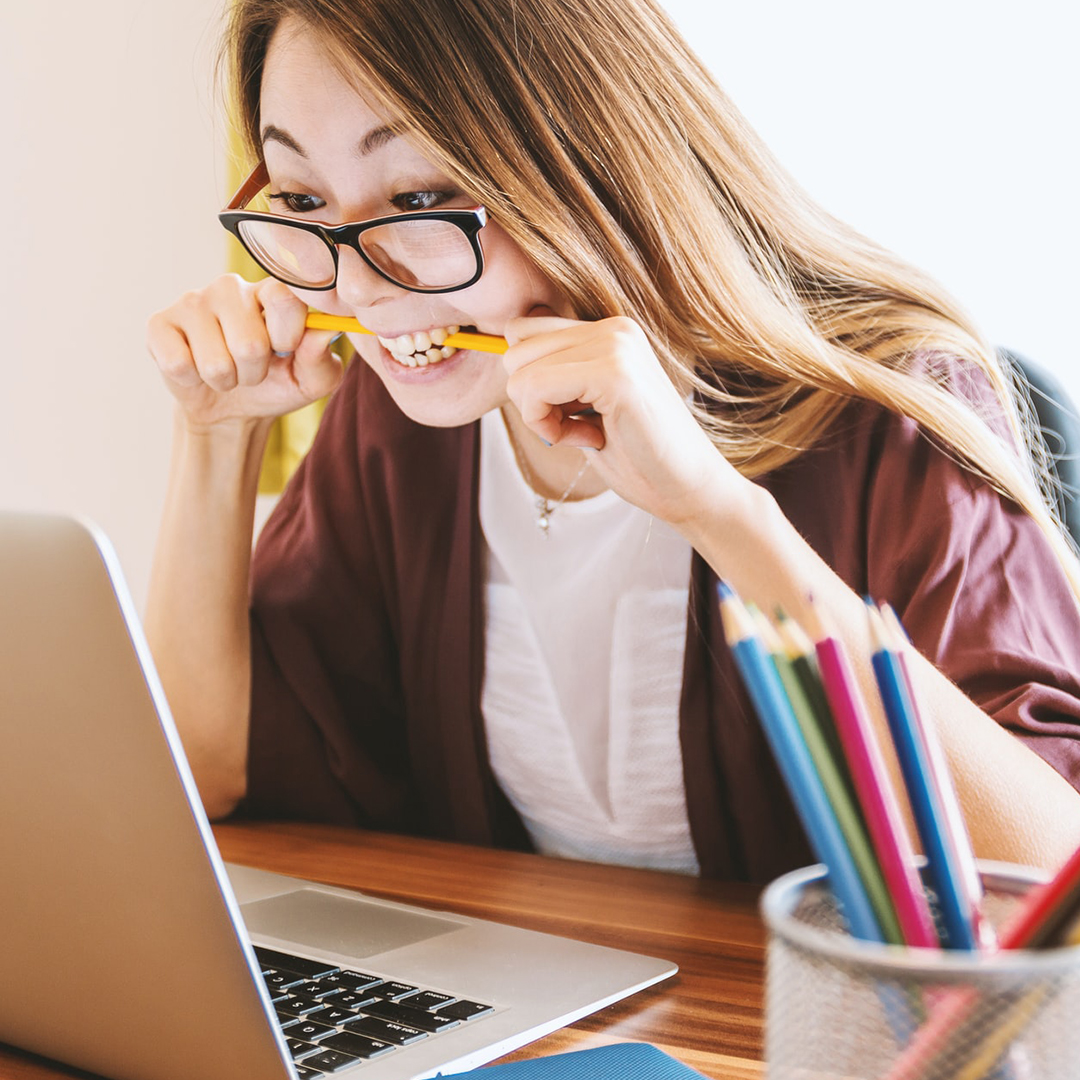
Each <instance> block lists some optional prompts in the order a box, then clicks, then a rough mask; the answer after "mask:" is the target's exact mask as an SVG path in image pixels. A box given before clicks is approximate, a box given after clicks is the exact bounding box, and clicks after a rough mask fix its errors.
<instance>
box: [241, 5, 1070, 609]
mask: <svg viewBox="0 0 1080 1080" xmlns="http://www.w3.org/2000/svg"><path fill="white" fill-rule="evenodd" d="M287 17H294V18H296V19H298V20H300V21H301V23H303V24H306V25H307V26H308V27H309V28H311V29H312V30H313V31H314V32H315V33H317V34H319V35H320V36H321V38H322V39H323V41H324V42H325V44H326V49H327V57H328V61H329V62H331V63H333V64H335V66H336V67H337V69H338V70H339V71H340V72H341V73H342V74H343V75H344V76H345V77H346V78H351V79H353V80H355V81H356V83H357V86H358V88H359V89H362V91H363V92H364V93H365V94H366V95H370V96H372V97H374V98H375V99H376V100H377V101H378V103H379V104H380V106H381V107H382V108H383V110H384V111H385V112H386V114H387V115H388V116H391V117H395V118H400V119H401V120H402V121H403V122H404V124H405V126H406V127H407V130H408V133H409V136H410V138H411V139H412V140H413V141H414V142H415V144H416V145H417V146H418V147H419V148H420V149H421V150H422V151H423V152H424V153H425V154H426V155H427V156H428V157H429V158H430V159H431V160H432V161H435V162H437V163H438V164H439V165H440V167H441V168H443V169H445V170H446V172H447V173H448V174H449V175H450V177H451V178H453V179H454V180H455V181H456V182H458V183H460V184H461V185H462V187H463V189H464V190H467V191H468V192H469V193H470V195H472V196H474V197H475V198H476V199H477V200H478V201H480V202H482V203H483V204H484V205H485V206H486V207H487V209H488V212H489V213H490V214H491V216H492V217H493V218H494V219H495V220H497V221H498V222H499V224H500V225H501V226H502V227H503V228H504V229H505V230H506V231H507V232H508V233H509V234H510V235H511V236H512V237H513V238H514V240H516V242H517V243H518V244H519V245H520V246H521V247H522V249H523V250H524V251H525V252H526V253H527V254H528V255H529V256H530V257H531V259H532V260H533V261H534V262H535V264H536V265H537V266H538V267H539V269H540V270H541V271H542V272H543V273H545V274H546V275H547V276H548V277H549V278H550V279H551V280H552V281H553V282H554V283H555V284H556V285H557V286H559V287H560V288H561V289H562V291H563V292H564V293H565V294H566V296H567V297H568V298H569V300H570V302H571V304H572V305H573V306H574V308H575V310H576V311H577V312H578V314H579V315H580V317H582V318H586V319H596V318H603V317H605V316H609V315H615V314H621V315H627V316H630V317H631V318H633V319H635V320H636V321H638V322H639V323H640V324H641V325H642V327H643V328H644V329H645V330H646V332H647V333H648V334H649V336H650V339H651V341H652V344H653V346H654V348H655V350H656V352H657V355H658V356H659V357H660V360H661V362H662V363H663V364H664V365H665V367H666V369H667V371H668V373H669V375H670V376H671V378H672V379H673V380H675V382H676V384H677V385H679V386H680V388H681V389H683V390H684V391H686V392H687V393H689V392H691V391H693V392H694V394H695V400H696V401H697V402H698V403H699V404H698V405H697V407H696V409H697V414H698V420H699V422H700V423H701V424H702V425H703V427H705V428H706V429H707V430H708V431H709V433H710V435H711V437H712V439H713V441H714V443H715V445H716V446H717V448H718V449H719V450H720V451H721V452H722V453H723V454H724V455H725V457H726V458H727V459H728V460H729V461H731V462H732V464H734V465H735V466H736V467H737V468H738V469H740V470H741V471H742V472H743V473H744V474H745V475H747V476H750V477H756V476H761V475H763V474H765V473H767V472H770V471H771V470H773V469H776V468H778V467H780V466H782V465H784V464H785V463H786V462H789V461H791V460H792V459H793V458H795V457H796V456H798V455H799V454H801V453H803V452H804V451H806V450H808V449H809V448H811V447H812V446H814V445H815V444H816V443H817V442H819V441H820V440H821V438H822V437H823V436H824V435H825V433H826V432H827V431H828V430H829V428H830V426H831V425H832V424H833V422H834V421H835V420H836V418H837V416H838V414H839V413H840V411H841V410H842V409H843V408H844V407H845V406H846V405H847V404H848V403H849V402H850V401H851V400H852V399H855V398H858V399H865V400H867V401H871V402H876V403H878V404H880V405H882V406H884V407H886V408H888V409H891V410H893V411H894V412H897V413H899V414H902V415H904V416H907V417H910V418H912V419H913V420H915V421H916V422H918V423H919V424H920V425H921V427H922V428H923V429H924V430H925V431H926V432H928V433H930V434H931V435H932V436H934V437H935V438H936V439H937V441H938V442H939V443H940V444H941V445H942V446H943V447H944V448H945V449H946V451H947V452H950V453H952V454H953V455H954V456H956V458H957V459H958V460H960V461H961V462H963V463H964V464H965V465H966V467H968V468H969V469H970V470H971V471H972V472H974V473H975V474H977V475H979V476H980V477H982V478H983V479H984V480H986V481H987V482H988V483H989V484H991V485H992V486H993V487H994V488H996V489H997V490H998V491H999V492H1001V493H1002V494H1003V495H1004V496H1006V497H1007V498H1009V499H1011V500H1013V501H1014V502H1015V503H1017V504H1018V505H1019V506H1021V507H1022V508H1023V509H1024V510H1025V511H1026V512H1027V513H1028V514H1030V515H1031V516H1032V517H1033V518H1034V519H1035V520H1036V521H1037V522H1038V523H1039V525H1040V526H1041V527H1042V529H1043V530H1044V532H1045V533H1046V535H1047V537H1048V538H1049V539H1050V541H1051V543H1052V544H1053V546H1054V548H1055V550H1056V551H1057V553H1058V556H1059V558H1060V559H1061V561H1062V564H1063V566H1064V568H1065V570H1066V572H1067V573H1068V575H1069V577H1070V580H1071V581H1072V583H1073V587H1074V591H1076V592H1077V594H1078V595H1080V568H1078V566H1077V563H1076V560H1075V558H1074V556H1073V553H1072V550H1071V549H1070V547H1069V544H1068V542H1067V541H1066V540H1065V538H1064V535H1063V533H1062V531H1061V529H1060V527H1059V523H1057V522H1056V520H1055V519H1054V517H1053V514H1052V511H1051V510H1050V509H1049V508H1048V501H1047V498H1046V496H1047V488H1046V482H1047V478H1048V476H1049V472H1048V470H1047V468H1046V457H1045V451H1044V450H1042V443H1041V440H1040V439H1039V438H1038V433H1037V432H1036V431H1035V430H1034V427H1033V425H1032V422H1031V414H1030V407H1029V406H1028V405H1027V404H1026V399H1025V397H1024V396H1023V395H1022V394H1021V395H1020V396H1019V397H1018V396H1017V395H1016V394H1014V392H1013V389H1014V388H1013V386H1012V384H1011V381H1010V378H1009V376H1008V375H1007V374H1006V373H1005V371H1004V370H1003V368H1002V366H1001V364H1000V363H999V361H998V359H997V357H996V355H995V353H994V351H993V350H992V349H990V348H989V347H988V346H987V345H986V344H985V343H984V342H983V341H982V340H981V338H980V336H979V334H978V332H977V331H976V330H975V328H974V327H973V326H972V325H970V323H969V321H968V319H967V318H966V316H965V315H964V313H963V312H962V311H961V310H960V309H959V308H958V307H957V305H956V304H955V303H954V302H953V301H952V300H951V299H950V298H949V297H948V296H946V295H945V293H944V292H943V291H942V290H941V289H940V287H939V286H937V285H936V284H935V283H934V282H933V281H931V280H930V279H929V278H927V277H926V276H924V275H923V274H921V273H920V272H919V271H917V270H915V269H914V268H912V267H910V266H908V265H907V264H906V263H904V262H903V261H902V260H900V259H898V258H897V257H896V256H894V255H892V254H891V253H890V252H888V251H886V250H884V249H882V248H880V247H878V246H877V245H875V244H873V243H872V242H871V241H869V240H867V239H866V238H864V237H862V236H861V235H859V234H857V233H856V232H854V231H853V230H852V229H850V228H848V227H847V226H845V225H844V224H842V223H841V222H839V221H837V220H836V219H834V218H833V217H831V216H829V215H828V214H826V213H825V212H824V211H823V210H822V209H821V208H820V207H818V206H817V205H816V204H815V203H814V202H813V201H812V200H810V199H809V198H808V197H807V196H806V195H805V194H804V193H803V191H802V190H801V189H800V188H799V187H798V186H797V185H796V184H795V183H794V182H793V181H792V180H791V178H790V177H789V176H788V175H787V174H786V173H785V172H784V171H783V169H781V167H780V166H779V165H778V164H777V162H776V161H775V159H774V158H773V157H772V156H771V154H770V153H769V151H768V150H767V149H766V147H765V146H764V145H763V143H762V142H761V141H760V139H759V138H758V137H757V136H756V134H755V133H754V132H753V130H752V129H751V128H750V127H749V125H748V124H747V123H746V122H745V120H744V119H743V118H742V116H741V115H740V113H739V112H738V110H737V109H736V108H735V107H734V106H733V105H732V103H731V102H730V101H729V99H728V98H727V96H726V95H725V94H724V93H723V91H722V90H720V89H719V87H718V86H717V85H716V84H715V82H714V80H713V78H712V76H711V75H710V74H709V72H708V71H707V70H706V69H705V68H704V66H703V65H702V64H701V62H700V61H699V60H698V59H697V57H696V56H695V55H694V53H693V52H692V51H691V50H690V48H689V47H688V45H687V44H686V43H685V42H684V41H683V39H682V38H681V36H680V35H679V33H678V32H677V31H676V30H675V28H674V27H673V25H672V24H671V22H670V20H669V19H668V17H667V16H666V15H665V13H664V12H663V11H662V10H661V9H660V8H659V6H658V5H657V4H656V3H654V2H653V0H584V2H582V0H234V5H233V13H232V21H231V25H230V32H229V34H228V35H227V38H226V51H225V53H224V54H223V55H224V56H225V57H226V59H227V60H228V62H229V69H230V72H231V77H232V82H233V96H234V99H235V102H236V105H237V107H238V110H239V120H240V123H241V127H242V131H243V134H244V137H245V139H246V141H247V142H248V144H249V147H250V148H251V150H252V151H253V152H254V153H256V154H258V153H259V145H260V139H259V93H260V84H261V77H262V67H263V61H264V59H265V55H266V50H267V48H268V46H269V42H270V39H271V37H272V36H273V33H274V31H275V30H276V28H277V27H278V25H279V24H280V23H281V22H282V20H283V19H285V18H287ZM935 357H949V358H954V359H956V360H959V361H961V362H962V363H964V364H967V365H971V367H973V368H976V369H978V370H979V371H981V372H982V373H983V375H984V376H985V378H986V380H987V381H988V383H989V386H990V388H991V389H992V391H993V394H994V396H995V397H996V399H997V404H998V406H999V410H1000V411H999V415H1001V414H1002V413H1003V414H1004V416H1005V419H1006V422H1007V424H1008V425H1009V427H1010V429H1011V433H1012V440H1003V439H1001V438H1000V437H999V436H998V435H996V434H995V433H994V431H993V430H992V429H991V427H990V426H989V425H988V424H987V422H986V420H985V418H984V416H983V415H980V410H979V409H978V408H977V407H976V406H975V405H973V404H972V402H971V401H969V400H967V399H966V398H964V397H963V396H961V395H960V394H958V393H956V392H953V390H952V389H950V387H949V386H948V385H946V384H945V382H944V379H943V378H942V376H941V372H942V371H944V370H946V367H945V366H943V365H940V364H935V363H934V362H933V361H934V358H935ZM927 358H929V360H930V362H929V363H927ZM995 411H998V410H995ZM1033 452H1034V454H1035V458H1034V460H1035V462H1036V465H1035V467H1034V468H1033V467H1032V461H1033V458H1032V453H1033Z"/></svg>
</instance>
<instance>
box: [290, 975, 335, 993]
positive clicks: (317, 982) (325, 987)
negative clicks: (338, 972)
mask: <svg viewBox="0 0 1080 1080" xmlns="http://www.w3.org/2000/svg"><path fill="white" fill-rule="evenodd" d="M333 978H334V977H333V975H329V976H327V977H326V978H325V979H307V980H306V981H304V982H302V983H300V985H299V986H295V987H293V991H294V992H295V993H297V994H307V995H308V996H309V997H317V998H325V997H329V996H330V995H331V994H340V993H341V991H342V989H343V988H342V987H341V986H339V985H337V984H336V983H335V982H333V981H332V980H333Z"/></svg>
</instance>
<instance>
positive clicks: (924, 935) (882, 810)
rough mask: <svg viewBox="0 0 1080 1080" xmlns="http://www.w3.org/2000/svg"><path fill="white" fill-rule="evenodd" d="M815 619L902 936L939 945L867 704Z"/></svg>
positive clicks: (813, 628) (828, 684)
mask: <svg viewBox="0 0 1080 1080" xmlns="http://www.w3.org/2000/svg"><path fill="white" fill-rule="evenodd" d="M813 620H814V623H815V624H816V625H807V627H806V628H807V630H809V631H810V633H811V636H812V637H813V639H814V649H815V652H816V653H817V658H818V666H819V667H820V669H821V681H822V684H823V686H824V688H825V694H826V696H827V697H828V699H829V706H830V707H831V709H832V713H833V720H834V722H835V724H836V730H837V733H838V734H839V736H840V742H841V744H842V745H843V748H844V753H845V755H846V757H847V761H848V767H849V769H850V770H851V777H852V781H853V783H854V785H855V791H856V793H857V795H858V797H859V802H860V803H861V805H862V809H863V814H864V815H865V817H866V826H867V829H868V830H869V833H870V838H871V840H872V842H873V845H874V850H875V851H876V853H877V857H878V861H879V862H880V864H881V872H882V874H883V876H884V878H885V882H886V884H887V885H888V888H889V892H890V894H891V896H892V899H893V903H894V904H895V906H896V917H897V919H898V921H899V923H900V929H901V931H902V933H903V935H904V941H905V942H906V943H907V944H908V945H912V946H921V947H923V948H929V949H934V948H937V947H938V946H939V944H940V942H939V941H938V936H937V932H936V930H935V929H934V920H933V917H932V916H931V914H930V905H929V903H928V902H927V899H926V894H925V892H924V891H923V887H922V880H921V879H920V877H919V872H918V870H917V868H916V865H915V852H914V850H913V849H912V846H911V840H910V839H909V837H908V833H907V829H906V828H905V827H904V821H903V817H902V816H901V813H900V806H899V803H898V802H897V799H896V794H895V792H894V791H893V787H892V784H891V783H890V781H889V775H888V772H887V770H886V767H885V760H884V758H883V757H882V754H881V748H880V746H879V745H878V741H877V737H876V736H875V734H874V730H873V727H872V726H871V721H870V716H869V713H868V712H867V709H866V703H865V701H864V700H863V697H862V694H861V693H860V692H859V688H858V686H857V684H856V682H855V676H854V674H853V673H852V670H851V665H850V662H849V661H848V658H847V654H846V653H845V651H844V649H843V646H842V645H841V643H840V641H838V640H837V639H836V638H835V637H833V636H832V635H831V634H829V633H828V632H827V630H826V628H825V627H824V625H823V623H822V621H821V616H820V613H819V612H817V611H816V610H815V611H814V612H813Z"/></svg>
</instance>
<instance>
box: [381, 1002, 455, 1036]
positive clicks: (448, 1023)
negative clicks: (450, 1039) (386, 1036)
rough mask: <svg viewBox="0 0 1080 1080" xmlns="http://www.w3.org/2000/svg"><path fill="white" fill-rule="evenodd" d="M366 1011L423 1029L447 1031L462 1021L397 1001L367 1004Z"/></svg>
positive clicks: (385, 1018) (382, 1018)
mask: <svg viewBox="0 0 1080 1080" xmlns="http://www.w3.org/2000/svg"><path fill="white" fill-rule="evenodd" d="M364 1013H365V1014H366V1015H367V1016H377V1017H379V1019H380V1020H393V1021H394V1023H397V1024H405V1025H406V1026H408V1027H414V1028H419V1029H420V1030H421V1031H446V1030H447V1029H448V1028H452V1027H457V1026H458V1024H460V1023H461V1021H460V1020H455V1019H454V1017H452V1016H442V1015H440V1014H439V1013H431V1012H425V1011H424V1010H423V1009H414V1008H412V1007H411V1006H409V1005H401V1004H399V1003H398V1002H396V1001H376V1002H374V1003H373V1004H371V1005H368V1006H366V1007H365V1008H364Z"/></svg>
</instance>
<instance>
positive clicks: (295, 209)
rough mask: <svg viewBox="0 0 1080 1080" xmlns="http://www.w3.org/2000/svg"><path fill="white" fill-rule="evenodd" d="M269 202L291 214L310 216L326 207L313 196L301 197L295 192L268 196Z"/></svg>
mask: <svg viewBox="0 0 1080 1080" xmlns="http://www.w3.org/2000/svg"><path fill="white" fill-rule="evenodd" d="M269 198H270V202H271V203H272V204H273V205H275V206H280V207H282V208H283V209H284V210H287V211H289V212H290V213H293V214H310V213H311V212H312V211H313V210H320V209H322V207H324V206H325V205H326V203H325V202H323V200H322V199H320V198H318V197H317V196H315V195H301V194H300V193H299V192H296V191H279V192H276V193H274V194H271V195H270V196H269Z"/></svg>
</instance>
